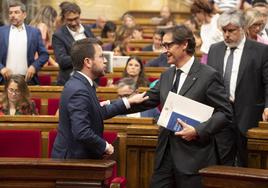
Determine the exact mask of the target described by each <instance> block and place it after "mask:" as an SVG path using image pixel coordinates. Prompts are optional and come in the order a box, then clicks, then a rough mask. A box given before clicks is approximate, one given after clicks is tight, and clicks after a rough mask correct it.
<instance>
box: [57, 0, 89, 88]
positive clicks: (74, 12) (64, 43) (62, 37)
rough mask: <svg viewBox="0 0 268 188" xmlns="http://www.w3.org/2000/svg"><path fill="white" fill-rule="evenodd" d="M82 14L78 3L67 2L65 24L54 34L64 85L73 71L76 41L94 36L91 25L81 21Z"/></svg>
mask: <svg viewBox="0 0 268 188" xmlns="http://www.w3.org/2000/svg"><path fill="white" fill-rule="evenodd" d="M80 14H81V9H80V7H79V6H78V5H77V4H75V3H68V4H66V5H65V6H64V7H63V8H62V12H61V15H62V17H63V20H64V22H65V25H63V26H62V27H61V28H60V29H59V30H58V31H57V32H56V33H54V35H53V36H52V46H53V49H54V53H55V57H56V61H57V62H58V63H59V66H60V72H59V77H58V83H57V84H58V85H64V84H65V83H66V82H67V81H68V79H69V78H70V75H71V73H72V71H73V65H72V60H71V54H70V53H71V46H72V44H73V43H74V41H77V40H80V39H84V38H86V37H94V35H93V33H92V32H91V30H90V27H88V26H85V25H82V24H81V23H80Z"/></svg>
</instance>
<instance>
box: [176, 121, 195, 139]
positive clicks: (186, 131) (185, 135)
mask: <svg viewBox="0 0 268 188" xmlns="http://www.w3.org/2000/svg"><path fill="white" fill-rule="evenodd" d="M177 121H178V123H179V124H180V125H181V127H182V130H181V131H179V132H175V135H177V136H180V137H181V138H182V139H184V140H187V141H191V140H194V139H196V138H197V132H196V130H195V128H193V127H192V126H191V125H188V124H187V123H185V122H183V121H182V120H181V119H178V120H177Z"/></svg>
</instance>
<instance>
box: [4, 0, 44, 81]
mask: <svg viewBox="0 0 268 188" xmlns="http://www.w3.org/2000/svg"><path fill="white" fill-rule="evenodd" d="M25 18H26V7H25V5H24V4H22V3H21V2H16V1H14V2H11V3H10V4H9V21H10V24H11V25H7V26H2V27H1V28H0V44H1V45H0V73H1V76H0V83H1V84H3V83H4V82H5V80H7V79H8V78H10V76H11V74H21V75H24V76H25V80H26V81H27V82H28V84H31V85H33V84H34V85H36V84H39V80H38V78H37V72H38V71H39V70H40V69H41V68H42V66H43V65H44V64H45V63H46V61H47V60H48V53H47V50H46V48H45V46H44V44H43V40H42V37H41V33H40V31H39V30H38V29H36V28H33V27H31V26H28V25H25V24H24V20H25ZM36 54H38V58H36V56H35V55H36Z"/></svg>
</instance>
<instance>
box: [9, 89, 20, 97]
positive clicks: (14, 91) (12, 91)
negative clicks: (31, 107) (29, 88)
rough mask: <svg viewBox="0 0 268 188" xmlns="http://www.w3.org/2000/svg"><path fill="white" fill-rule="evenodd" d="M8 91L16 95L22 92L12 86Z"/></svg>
mask: <svg viewBox="0 0 268 188" xmlns="http://www.w3.org/2000/svg"><path fill="white" fill-rule="evenodd" d="M7 91H8V93H10V94H14V95H19V94H20V93H21V92H20V91H19V90H15V89H12V88H8V89H7Z"/></svg>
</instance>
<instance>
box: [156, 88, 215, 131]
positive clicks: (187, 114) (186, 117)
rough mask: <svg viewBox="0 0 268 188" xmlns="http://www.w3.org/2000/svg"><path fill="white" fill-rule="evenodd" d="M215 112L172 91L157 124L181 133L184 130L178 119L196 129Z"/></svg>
mask: <svg viewBox="0 0 268 188" xmlns="http://www.w3.org/2000/svg"><path fill="white" fill-rule="evenodd" d="M213 111H214V108H213V107H211V106H208V105H205V104H202V103H200V102H197V101H194V100H192V99H189V98H187V97H184V96H181V95H178V94H175V93H173V92H171V91H170V92H169V94H168V97H167V100H166V102H165V104H164V107H163V109H162V111H161V114H160V117H159V119H158V122H157V124H158V125H160V126H163V127H165V128H167V129H169V130H172V131H180V130H181V129H182V128H181V126H180V125H179V124H178V123H177V119H178V118H179V119H181V120H182V121H184V122H186V123H187V124H189V125H191V126H193V127H195V126H198V125H199V124H200V123H202V122H205V121H207V120H208V119H209V118H210V117H211V116H212V114H213Z"/></svg>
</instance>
